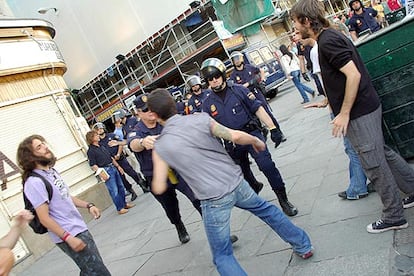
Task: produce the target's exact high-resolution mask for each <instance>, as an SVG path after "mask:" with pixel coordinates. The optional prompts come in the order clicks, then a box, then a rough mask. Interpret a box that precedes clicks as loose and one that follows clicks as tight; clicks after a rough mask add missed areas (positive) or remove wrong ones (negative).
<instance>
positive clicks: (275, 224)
mask: <svg viewBox="0 0 414 276" xmlns="http://www.w3.org/2000/svg"><path fill="white" fill-rule="evenodd" d="M235 194H236V203H235V206H237V207H239V208H241V209H245V210H248V211H250V212H251V213H253V214H254V215H256V216H258V217H259V218H260V219H261V220H263V221H264V222H265V223H266V224H267V225H269V226H270V227H271V228H272V229H273V231H275V232H276V233H277V234H278V235H279V236H280V237H281V238H282V239H283V240H284V241H285V242H287V243H289V244H290V245H292V248H293V251H294V252H295V253H297V254H299V255H304V254H306V253H308V252H309V251H311V250H312V245H311V241H310V239H309V237H308V235H307V234H306V233H305V231H303V230H302V229H300V228H299V227H297V226H295V225H294V224H293V223H292V222H291V221H290V220H289V219H288V218H287V217H286V215H284V214H283V213H282V212H281V211H280V210H279V209H278V208H277V207H276V206H275V205H273V204H271V203H269V202H268V201H266V200H264V199H263V198H261V197H260V196H258V195H256V194H255V193H254V192H253V190H252V189H250V187H249V186H248V185H247V183H246V182H244V181H243V182H242V183H241V184H240V185H239V186H238V187H237V188H236V189H235Z"/></svg>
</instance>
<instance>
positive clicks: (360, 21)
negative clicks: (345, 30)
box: [348, 4, 381, 35]
mask: <svg viewBox="0 0 414 276" xmlns="http://www.w3.org/2000/svg"><path fill="white" fill-rule="evenodd" d="M361 5H362V4H361ZM362 10H363V11H362V13H361V14H356V13H355V12H354V14H353V15H352V17H351V18H350V19H349V23H348V25H349V31H355V32H356V33H357V34H358V35H359V33H361V32H362V31H365V30H367V29H370V30H371V32H373V33H374V32H376V31H378V30H379V29H381V26H380V24H379V23H378V21H377V19H376V16H377V11H376V10H374V9H372V8H364V7H362Z"/></svg>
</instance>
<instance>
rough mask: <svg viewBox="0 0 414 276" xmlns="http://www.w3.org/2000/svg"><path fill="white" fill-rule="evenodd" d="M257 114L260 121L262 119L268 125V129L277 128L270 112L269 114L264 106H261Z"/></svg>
mask: <svg viewBox="0 0 414 276" xmlns="http://www.w3.org/2000/svg"><path fill="white" fill-rule="evenodd" d="M255 114H256V116H257V117H258V118H259V119H260V121H262V122H263V123H264V124H265V125H266V126H267V128H268V129H274V128H276V126H275V124H274V123H273V121H272V119H271V118H270V116H269V114H267V112H266V110H265V109H264V108H263V106H261V107H259V109H258V110H257V111H256V113H255Z"/></svg>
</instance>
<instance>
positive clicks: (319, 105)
mask: <svg viewBox="0 0 414 276" xmlns="http://www.w3.org/2000/svg"><path fill="white" fill-rule="evenodd" d="M327 106H328V103H327V102H325V101H322V102H314V103H309V104H305V105H304V106H303V108H311V107H317V108H324V107H327Z"/></svg>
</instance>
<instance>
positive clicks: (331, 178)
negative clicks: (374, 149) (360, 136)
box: [15, 82, 414, 276]
mask: <svg viewBox="0 0 414 276" xmlns="http://www.w3.org/2000/svg"><path fill="white" fill-rule="evenodd" d="M321 99H322V98H321V97H316V98H315V99H313V101H318V100H321ZM301 101H302V99H301V97H300V95H299V92H298V91H297V90H296V89H295V88H294V86H293V84H292V83H291V82H289V83H288V84H285V85H284V86H283V87H282V89H281V91H280V93H279V94H278V95H277V96H276V98H274V99H272V100H271V107H272V108H273V112H274V114H275V115H276V117H277V118H278V120H279V123H280V125H281V128H282V130H283V132H284V133H285V135H286V137H287V141H286V142H284V143H282V144H281V145H280V146H279V147H278V148H277V149H274V147H273V146H272V142H271V141H269V142H268V145H269V149H270V151H271V153H272V156H273V160H274V161H275V163H276V165H277V167H278V168H279V170H280V172H281V174H282V176H283V178H284V181H285V183H286V188H287V191H288V195H289V199H290V201H291V202H293V203H294V204H295V205H296V206H297V208H298V210H299V214H298V215H297V216H295V217H293V218H291V220H292V222H293V223H295V224H296V225H298V226H299V227H301V228H303V229H304V230H305V231H306V232H307V233H308V234H309V236H310V238H311V240H312V243H313V246H314V249H315V250H314V256H313V257H312V258H310V259H308V260H302V259H301V258H299V257H298V256H296V255H295V254H293V252H292V249H291V247H290V246H289V244H286V243H285V242H283V241H282V240H281V239H280V238H279V237H278V236H277V235H276V234H275V233H274V232H273V231H272V230H271V229H270V228H269V227H268V226H267V225H266V224H265V223H263V222H262V221H261V220H259V219H258V218H257V217H255V216H253V215H252V214H250V213H249V212H247V211H243V210H240V209H236V208H235V209H234V210H233V212H232V218H231V230H232V233H233V234H236V235H237V236H238V237H239V241H238V242H237V243H235V244H234V246H233V248H234V254H235V256H236V258H237V259H238V260H239V262H240V263H241V265H242V266H243V268H244V269H245V270H246V271H247V273H248V274H249V275H287V276H289V275H292V276H293V275H295V276H296V275H312V276H317V275H329V276H332V275H341V276H347V275H350V276H351V275H352V276H354V275H414V261H413V258H414V246H413V245H414V208H411V209H407V210H406V211H405V215H406V218H407V220H408V222H409V224H410V225H411V226H410V227H408V228H407V229H404V230H398V231H388V232H385V233H382V234H370V233H368V232H367V231H366V230H365V229H366V226H367V225H368V224H369V223H372V222H374V221H376V220H377V219H379V218H380V215H381V208H382V204H381V201H380V199H379V197H378V195H377V194H376V193H371V194H369V196H368V197H366V198H363V199H360V200H355V201H348V200H343V199H340V198H339V197H338V196H337V193H338V192H341V191H343V190H345V189H346V187H347V186H348V180H349V177H348V170H347V168H348V160H347V157H346V155H345V153H344V148H343V144H342V139H339V138H333V137H332V136H331V126H330V124H329V122H330V119H329V111H328V109H303V107H302V105H301V104H300V102H301ZM252 166H253V169H254V172H255V174H256V176H257V178H258V179H259V180H260V181H262V182H263V183H265V187H264V188H263V190H262V192H261V193H260V195H261V196H262V197H264V198H265V199H266V200H268V201H270V202H272V203H274V204H275V205H277V206H279V203H278V201H277V199H276V196H275V194H274V193H273V191H272V190H271V188H270V185H269V184H268V183H267V181H266V179H265V177H264V175H263V174H262V173H261V172H259V171H258V169H257V167H256V165H255V164H254V165H252ZM135 190H137V191H138V190H140V189H138V187H135ZM140 192H141V191H140ZM178 194H179V201H180V210H181V215H182V219H183V221H184V223H185V225H186V227H187V230H188V232H189V234H190V236H191V240H190V242H188V243H187V244H184V245H182V244H180V242H179V240H178V237H177V233H176V230H175V227H174V226H173V225H171V224H170V223H169V221H168V219H167V217H166V216H165V214H164V212H163V209H162V208H161V206H160V205H159V203H158V202H157V201H156V200H155V199H154V198H153V197H152V195H151V194H140V195H139V196H138V198H137V199H136V200H135V201H134V203H136V207H135V208H133V209H130V212H129V213H128V214H126V215H122V216H119V215H117V213H116V211H115V209H114V208H113V206H111V207H109V208H108V209H106V210H104V211H103V215H102V217H101V218H100V219H99V220H97V221H91V222H90V223H89V224H88V226H89V229H90V232H91V233H92V235H93V236H94V239H95V241H96V243H97V246H98V248H99V251H100V253H101V255H102V257H103V259H104V262H105V263H106V265H107V267H108V269H109V270H110V271H111V273H112V275H116V276H130V275H143V276H148V275H169V276H174V275H194V276H195V275H197V276H201V275H206V276H207V275H218V273H217V271H216V269H215V267H214V265H213V263H212V258H211V254H210V250H209V246H208V243H207V240H206V236H205V232H204V229H203V225H202V221H201V217H200V216H199V214H198V213H197V211H196V210H195V209H194V208H193V207H192V205H191V203H190V201H189V200H188V199H187V198H185V197H184V196H183V195H182V194H180V193H178ZM15 274H16V275H22V276H32V275H68V276H71V275H79V270H78V268H77V266H76V265H75V264H74V263H73V262H72V260H71V259H70V258H69V257H67V256H66V255H65V254H64V253H63V252H61V251H60V249H58V248H56V247H54V248H53V249H52V250H51V251H49V252H48V253H46V254H45V255H44V256H43V257H41V258H40V259H38V260H37V261H36V262H35V263H34V264H32V265H31V266H30V267H28V268H27V269H26V270H24V271H21V272H18V273H15Z"/></svg>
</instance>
